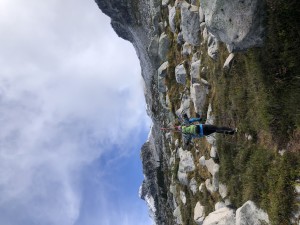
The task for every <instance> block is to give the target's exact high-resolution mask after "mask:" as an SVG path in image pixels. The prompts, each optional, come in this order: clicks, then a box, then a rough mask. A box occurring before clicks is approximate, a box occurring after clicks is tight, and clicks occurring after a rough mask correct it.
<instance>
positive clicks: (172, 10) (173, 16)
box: [169, 6, 176, 33]
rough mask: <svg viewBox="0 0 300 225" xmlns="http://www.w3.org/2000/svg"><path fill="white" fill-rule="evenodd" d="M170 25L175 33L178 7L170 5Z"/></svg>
mask: <svg viewBox="0 0 300 225" xmlns="http://www.w3.org/2000/svg"><path fill="white" fill-rule="evenodd" d="M169 25H170V28H171V31H172V32H173V33H175V31H176V8H175V6H173V7H171V6H169Z"/></svg>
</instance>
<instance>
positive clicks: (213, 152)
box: [210, 146, 218, 158]
mask: <svg viewBox="0 0 300 225" xmlns="http://www.w3.org/2000/svg"><path fill="white" fill-rule="evenodd" d="M217 155H218V152H217V147H216V146H212V147H211V149H210V157H212V158H217Z"/></svg>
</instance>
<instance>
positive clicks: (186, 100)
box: [176, 93, 191, 117]
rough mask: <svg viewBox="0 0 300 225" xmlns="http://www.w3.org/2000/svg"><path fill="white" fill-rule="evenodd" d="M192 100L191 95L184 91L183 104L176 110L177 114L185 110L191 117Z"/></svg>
mask: <svg viewBox="0 0 300 225" xmlns="http://www.w3.org/2000/svg"><path fill="white" fill-rule="evenodd" d="M190 102H191V98H190V95H189V94H186V93H184V94H183V95H182V97H181V105H180V108H179V109H178V110H177V111H176V115H178V116H179V115H181V113H182V112H183V111H184V112H185V113H186V114H187V115H188V117H190Z"/></svg>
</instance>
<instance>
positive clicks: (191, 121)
mask: <svg viewBox="0 0 300 225" xmlns="http://www.w3.org/2000/svg"><path fill="white" fill-rule="evenodd" d="M201 120H202V118H190V119H189V122H190V123H193V122H200V121H201Z"/></svg>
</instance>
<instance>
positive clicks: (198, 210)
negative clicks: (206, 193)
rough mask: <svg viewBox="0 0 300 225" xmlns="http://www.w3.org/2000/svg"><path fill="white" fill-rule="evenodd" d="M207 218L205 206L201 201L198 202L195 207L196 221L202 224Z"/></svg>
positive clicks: (199, 224)
mask: <svg viewBox="0 0 300 225" xmlns="http://www.w3.org/2000/svg"><path fill="white" fill-rule="evenodd" d="M204 218H205V208H204V206H202V205H201V203H200V202H197V204H196V206H195V209H194V221H195V223H196V224H198V225H202V223H203V220H204Z"/></svg>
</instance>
